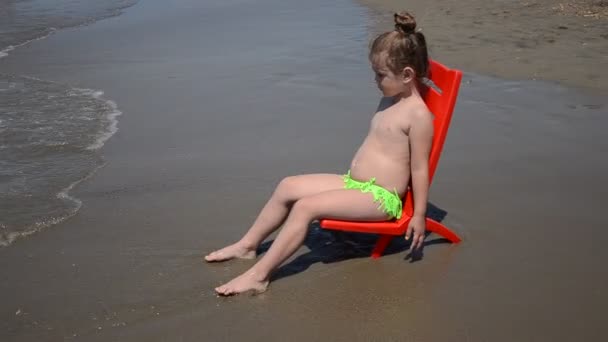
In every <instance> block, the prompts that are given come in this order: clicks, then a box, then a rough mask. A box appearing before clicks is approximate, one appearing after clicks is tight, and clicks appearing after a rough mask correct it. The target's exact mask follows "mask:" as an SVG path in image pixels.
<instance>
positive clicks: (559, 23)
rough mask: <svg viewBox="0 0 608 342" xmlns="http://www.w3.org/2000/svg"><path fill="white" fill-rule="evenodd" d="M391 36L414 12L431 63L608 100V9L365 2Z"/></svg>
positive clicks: (519, 2) (537, 1) (524, 0)
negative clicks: (396, 15) (399, 19)
mask: <svg viewBox="0 0 608 342" xmlns="http://www.w3.org/2000/svg"><path fill="white" fill-rule="evenodd" d="M359 1H360V2H361V3H363V4H365V5H368V6H370V7H371V8H373V9H374V10H375V11H377V13H378V14H379V18H381V19H380V20H379V22H378V24H377V26H376V28H375V30H376V31H378V30H386V29H390V28H391V25H392V17H391V16H390V14H391V13H393V12H395V11H399V10H408V11H411V12H412V13H413V14H414V15H415V17H416V19H417V21H418V22H419V28H421V29H422V30H423V32H424V33H425V35H426V37H427V39H428V41H429V45H430V53H431V56H432V57H434V58H437V59H439V60H441V61H444V62H445V63H447V64H449V65H452V66H455V67H458V68H461V69H464V70H468V71H475V72H478V73H482V74H486V75H495V76H500V77H502V78H507V79H524V80H548V81H556V82H559V83H560V84H563V85H568V86H573V87H580V88H585V89H586V90H587V91H592V92H595V93H598V94H603V95H606V94H608V15H607V13H608V3H607V2H606V1H594V0H584V1H560V0H515V1H499V0H489V1H488V0H471V1H458V0H443V1H398V0H359Z"/></svg>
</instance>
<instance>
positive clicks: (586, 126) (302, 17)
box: [0, 0, 608, 341]
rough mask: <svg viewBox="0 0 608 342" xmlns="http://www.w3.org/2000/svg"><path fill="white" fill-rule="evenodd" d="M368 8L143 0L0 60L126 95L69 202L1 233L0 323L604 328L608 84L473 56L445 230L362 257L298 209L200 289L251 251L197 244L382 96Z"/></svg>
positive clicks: (193, 335)
mask: <svg viewBox="0 0 608 342" xmlns="http://www.w3.org/2000/svg"><path fill="white" fill-rule="evenodd" d="M431 3H435V2H431ZM319 9H322V10H319ZM270 10H276V11H277V12H276V14H277V15H276V16H272V17H263V16H262V17H261V19H256V18H257V17H256V14H257V15H261V13H268V11H270ZM308 11H310V12H308ZM245 14H248V16H245ZM235 15H241V16H240V17H239V18H248V19H247V20H245V19H242V22H241V23H240V24H239V23H235V22H234V18H235ZM270 18H272V20H271V19H270ZM446 18H454V17H450V16H447V17H446ZM274 20H277V21H274ZM382 20H383V18H382V17H378V16H377V15H376V10H375V9H374V10H368V9H367V8H366V7H360V6H357V5H356V4H353V3H350V2H348V1H338V2H336V3H332V4H331V5H329V4H326V3H325V2H319V3H315V2H313V3H308V2H307V3H306V4H303V3H301V2H300V3H298V2H284V1H283V2H279V1H272V0H271V1H266V2H262V3H261V4H260V3H256V4H244V3H243V2H242V1H230V2H223V3H222V4H221V5H216V6H208V5H202V4H200V3H199V2H197V1H186V2H183V3H180V4H179V5H178V6H175V7H171V8H167V7H166V5H164V3H163V2H162V1H145V2H141V3H140V4H138V5H137V6H135V7H133V8H131V9H128V10H127V11H126V12H125V13H124V14H123V15H121V16H120V17H117V18H111V19H108V20H105V21H102V22H99V23H96V24H95V25H92V26H89V27H85V28H78V29H74V30H68V31H65V32H60V33H58V34H56V35H53V36H51V37H50V38H48V39H46V40H44V41H40V42H36V44H31V45H28V46H26V47H24V48H22V49H19V50H16V51H13V52H11V55H10V56H9V57H7V58H5V59H3V60H0V68H2V70H11V72H14V73H16V74H28V75H32V76H36V77H40V78H44V79H50V80H55V81H57V82H63V83H69V84H72V85H76V86H78V85H80V86H83V87H87V88H94V89H103V90H104V91H105V95H106V96H107V98H110V99H112V100H114V101H116V103H117V104H118V106H119V108H120V109H121V110H122V111H123V112H124V114H123V116H121V118H120V124H119V128H120V130H119V132H118V133H117V134H116V135H115V136H114V137H113V138H112V139H110V141H109V142H108V143H107V144H106V146H105V147H104V155H105V158H106V160H107V165H106V166H105V167H104V168H103V169H101V170H100V171H99V172H98V173H97V174H96V175H95V177H93V178H91V179H89V180H88V181H86V182H84V183H82V184H81V185H80V186H79V187H78V188H77V189H76V190H75V191H74V192H73V193H74V195H75V196H77V197H78V198H80V199H81V200H82V201H83V203H84V205H83V208H82V209H81V211H80V212H79V213H78V215H76V216H75V217H73V218H72V219H70V220H69V221H68V222H66V223H64V224H61V225H58V226H54V227H52V228H50V229H46V230H44V231H42V232H40V233H38V234H36V235H34V236H31V237H29V238H26V239H21V240H18V241H16V242H15V243H14V244H13V245H11V246H10V247H8V248H3V249H0V267H1V268H2V270H3V275H2V278H1V280H2V281H0V302H2V306H1V310H2V311H1V312H0V315H1V316H0V317H1V318H2V319H1V323H0V339H1V340H2V341H32V340H75V341H81V340H85V341H200V340H206V341H217V340H243V339H253V340H285V338H287V337H286V336H288V338H289V339H290V340H296V341H300V340H302V341H303V340H335V341H342V340H344V341H346V340H349V341H351V340H357V341H369V340H398V341H437V340H446V341H553V340H600V339H602V338H603V337H604V335H605V333H604V331H603V328H604V322H603V312H604V310H605V308H606V305H607V304H608V294H607V293H606V290H605V289H606V288H608V275H607V274H606V272H605V270H604V269H605V267H604V266H603V261H604V260H606V258H607V257H608V252H607V249H606V248H605V246H606V243H608V232H607V231H606V229H605V227H604V226H605V223H604V218H603V214H602V213H603V210H604V208H606V205H608V197H607V196H608V187H606V184H607V183H608V163H607V162H606V160H605V158H604V156H605V155H606V152H608V142H606V141H605V139H602V138H603V137H604V136H605V134H604V127H606V126H607V124H608V116H607V115H606V114H607V113H608V110H607V108H608V107H607V106H608V103H607V102H606V99H605V98H602V97H599V96H596V95H594V94H593V92H581V91H580V89H579V90H575V89H572V88H567V87H564V86H561V85H557V84H555V83H553V82H544V81H527V80H505V79H504V78H496V77H491V76H483V75H482V73H481V72H480V71H483V70H478V69H472V70H469V69H467V68H464V70H465V72H466V73H465V78H464V80H463V84H462V90H461V95H460V98H459V102H458V105H457V109H456V112H455V114H454V119H453V124H452V127H451V130H450V133H449V135H448V139H447V141H446V146H445V150H444V154H443V157H442V160H441V162H440V164H439V169H438V173H437V176H436V179H435V183H434V185H433V187H432V190H431V194H430V200H431V203H432V205H433V207H434V208H436V210H435V213H436V214H437V215H439V216H443V217H444V222H445V223H446V225H448V226H450V227H452V228H453V229H454V230H455V231H456V232H458V233H459V234H461V235H462V237H463V238H464V242H463V243H462V244H460V245H450V244H447V243H444V242H443V241H441V240H440V239H437V237H435V236H432V235H431V236H429V238H428V240H427V241H428V243H427V246H426V247H425V250H424V256H423V258H422V260H421V261H418V262H413V263H412V262H409V261H408V260H405V259H404V258H405V252H404V250H405V248H406V247H407V246H406V245H405V244H404V243H402V242H400V241H395V243H394V244H393V245H392V246H391V249H390V251H389V254H388V255H386V256H385V257H383V258H381V259H379V260H372V259H370V258H367V253H368V252H369V249H370V248H371V242H373V240H370V238H369V237H362V236H356V237H350V238H352V239H353V240H354V241H355V242H356V243H357V246H356V248H353V247H352V246H351V244H349V243H345V242H343V241H342V240H339V239H336V237H335V236H333V235H331V234H329V233H327V232H324V231H320V230H318V229H316V228H314V227H313V229H311V234H310V236H309V238H308V240H307V243H306V245H307V246H306V247H303V248H302V249H301V251H300V253H299V254H298V256H297V257H296V259H295V260H294V261H293V262H291V263H290V264H288V265H287V266H286V267H284V268H282V269H281V271H280V272H279V273H278V275H277V279H276V281H275V282H273V283H272V284H271V288H270V291H269V292H267V293H265V294H263V295H261V296H258V297H249V296H240V297H235V298H228V299H224V298H217V297H216V296H215V295H214V294H213V291H212V289H213V287H214V286H217V285H218V284H220V283H222V282H224V281H227V280H229V279H231V278H232V277H234V276H236V275H238V274H240V273H241V272H242V271H244V270H245V269H247V268H248V267H249V266H250V265H251V264H252V261H235V262H229V263H226V264H215V265H207V264H204V263H203V262H202V259H201V257H202V255H203V253H205V252H207V251H210V250H212V249H214V248H217V247H220V246H222V245H224V244H226V243H228V242H231V241H233V240H234V239H236V238H238V237H239V236H240V234H242V232H243V231H244V229H246V228H247V226H248V225H249V224H250V223H251V222H252V220H253V219H254V217H255V215H256V214H257V212H258V210H259V209H260V208H261V206H262V205H263V203H264V201H265V200H266V199H267V198H268V196H269V194H270V192H271V191H272V189H273V188H274V186H275V184H276V183H277V182H278V181H279V180H280V179H281V177H283V176H285V175H289V174H294V173H305V172H316V171H326V172H336V173H339V172H343V171H344V169H345V167H346V166H347V165H348V162H349V160H350V157H351V156H352V153H353V152H354V150H355V149H356V147H357V146H358V144H359V143H360V142H361V139H362V138H363V135H364V133H365V132H366V130H367V124H368V120H369V115H370V114H371V111H372V110H373V109H374V108H375V105H376V102H377V100H378V94H377V93H376V91H375V90H374V86H373V84H372V82H371V73H370V71H369V70H368V69H367V65H366V60H365V56H366V50H365V48H366V46H367V37H368V36H369V32H370V31H369V29H370V28H371V29H372V30H373V29H374V27H377V26H376V25H377V23H379V22H381V21H382ZM425 20H426V19H425ZM428 20H430V19H428ZM311 21H312V22H311ZM445 21H446V25H447V21H449V19H446V20H445ZM455 21H456V22H462V20H460V19H459V20H455ZM285 22H289V23H290V24H289V26H288V27H287V28H283V29H282V30H278V31H281V32H276V33H275V34H270V33H269V32H273V29H274V28H273V27H272V25H277V23H285ZM456 22H452V26H454V25H457V23H456ZM427 26H428V25H427V24H426V21H425V25H424V27H425V29H426V27H427ZM210 27H212V28H214V29H215V30H216V31H213V32H216V33H214V34H203V33H202V32H208V31H206V30H207V29H209V28H210ZM253 27H255V28H257V29H256V30H252V29H251V28H253ZM447 27H450V25H447ZM447 27H446V28H445V29H446V30H448V28H447ZM496 30H501V28H496ZM217 32H220V33H221V34H219V33H217ZM328 32H329V33H328ZM445 34H446V36H447V32H446V33H445ZM294 40H296V41H298V44H296V45H290V44H289V43H288V42H289V41H291V42H293V41H294ZM429 40H430V37H429ZM437 40H439V38H437ZM225 41H230V42H232V41H234V42H236V43H232V44H225V43H222V42H225ZM260 51H271V52H272V53H273V55H272V56H264V58H259V57H256V56H257V55H256V54H257V53H260ZM479 53H480V54H482V53H486V51H485V50H480V52H479ZM488 53H489V52H488ZM435 55H437V56H440V57H439V59H440V60H442V61H443V60H444V59H445V60H446V64H449V62H450V61H454V64H457V60H455V59H452V58H453V57H452V56H455V52H453V54H446V55H445V56H443V55H440V54H438V53H436V54H435ZM469 57H470V58H473V57H471V54H469ZM462 60H465V58H464V57H463V58H462ZM487 67H488V68H489V69H491V68H490V65H489V64H488V65H487ZM513 68H518V70H519V66H513ZM599 69H600V68H598V67H595V70H598V72H603V71H600V70H599ZM495 70H496V69H494V72H491V74H498V71H495ZM518 72H519V71H518ZM555 72H557V71H555ZM573 74H576V73H573ZM516 75H522V77H521V78H526V77H523V74H513V75H512V76H513V78H517V76H516ZM556 80H557V79H556ZM557 81H559V80H557ZM594 84H599V83H594ZM591 85H592V84H591ZM596 89H597V90H601V89H602V88H601V86H598V87H596ZM244 109H246V110H244ZM265 247H266V246H265Z"/></svg>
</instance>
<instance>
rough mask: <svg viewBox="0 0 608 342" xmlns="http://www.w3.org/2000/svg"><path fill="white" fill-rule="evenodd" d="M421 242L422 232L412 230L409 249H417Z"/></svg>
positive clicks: (422, 242) (422, 241)
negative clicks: (412, 235) (412, 234)
mask: <svg viewBox="0 0 608 342" xmlns="http://www.w3.org/2000/svg"><path fill="white" fill-rule="evenodd" d="M406 239H407V238H406ZM423 244H424V233H418V232H414V239H412V243H411V244H410V250H411V251H413V250H415V249H419V248H420V247H422V245H423Z"/></svg>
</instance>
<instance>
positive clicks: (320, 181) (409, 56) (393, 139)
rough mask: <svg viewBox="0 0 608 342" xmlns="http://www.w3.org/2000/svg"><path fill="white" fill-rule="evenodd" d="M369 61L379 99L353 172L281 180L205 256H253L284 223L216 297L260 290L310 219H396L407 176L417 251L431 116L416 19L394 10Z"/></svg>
mask: <svg viewBox="0 0 608 342" xmlns="http://www.w3.org/2000/svg"><path fill="white" fill-rule="evenodd" d="M369 60H370V62H371V66H372V69H373V70H374V72H375V74H376V77H375V80H376V83H377V85H378V88H379V89H380V91H382V94H383V96H384V99H383V101H381V106H380V107H379V108H378V111H377V112H376V113H375V115H374V116H373V118H372V120H371V125H370V129H369V133H368V135H367V137H366V138H365V140H364V141H363V144H362V145H361V147H360V148H359V150H358V151H357V153H356V154H355V156H354V158H353V160H352V162H351V165H350V170H349V171H348V172H347V173H346V175H337V174H306V175H299V176H292V177H287V178H285V179H283V180H282V181H281V182H280V183H279V185H278V186H277V187H276V189H275V191H274V193H273V194H272V196H271V198H270V199H269V200H268V202H267V203H266V205H265V206H264V208H263V209H262V211H261V212H260V214H259V216H258V217H257V219H256V220H255V222H254V223H253V225H252V226H251V228H250V229H249V231H247V233H246V234H245V235H244V236H243V237H242V238H241V239H240V240H239V241H237V242H236V243H234V244H232V245H229V246H227V247H224V248H223V249H220V250H218V251H215V252H212V253H210V254H209V255H207V256H205V260H206V261H208V262H216V261H225V260H229V259H233V258H248V259H250V258H255V256H256V249H257V247H258V246H259V245H260V244H261V243H262V241H264V239H266V238H267V237H268V236H269V235H270V234H271V233H272V232H274V231H275V230H276V229H278V228H279V227H280V226H283V229H282V230H281V231H280V232H279V234H278V236H277V237H276V239H275V240H274V242H273V244H272V246H271V247H270V249H269V250H268V251H267V252H266V254H265V255H264V256H263V257H262V258H261V259H260V260H259V261H258V262H257V263H256V264H255V265H254V266H253V267H251V268H250V269H249V270H248V271H246V272H245V273H243V274H242V275H240V276H238V277H236V278H234V279H233V280H231V281H230V282H228V283H226V284H224V285H222V286H219V287H217V288H216V289H215V291H216V292H217V293H218V294H220V295H234V294H238V293H242V292H245V291H255V292H263V291H265V290H266V289H267V287H268V283H269V279H270V276H271V274H272V272H273V271H275V270H276V269H277V268H278V267H279V266H280V265H281V264H282V263H283V262H284V261H285V260H287V259H288V258H289V257H290V256H291V255H293V254H294V253H295V252H296V250H297V249H298V248H299V247H300V246H301V245H302V243H303V242H304V238H305V236H306V234H307V231H308V227H309V224H310V223H311V222H312V221H314V220H318V219H324V218H329V219H339V220H355V221H383V220H390V219H395V218H397V219H398V218H400V217H401V211H402V203H401V198H403V196H404V194H405V192H406V190H407V187H408V179H410V177H411V189H412V191H413V195H414V216H413V217H412V219H411V221H410V224H409V226H408V229H407V233H406V235H405V237H406V239H408V240H409V239H410V237H411V236H412V234H413V239H412V241H411V246H412V247H411V248H412V249H414V248H419V247H420V246H422V242H423V239H424V231H425V229H426V227H425V213H426V203H427V194H428V188H429V175H428V158H429V153H430V150H431V144H432V136H433V116H432V114H431V113H430V112H429V110H428V108H427V107H426V105H425V103H424V101H423V99H422V97H421V94H420V91H419V88H418V87H419V82H420V81H421V80H422V79H423V78H424V77H426V75H427V70H428V55H427V48H426V41H425V38H424V35H423V34H422V33H421V32H417V31H416V21H415V20H414V17H413V16H412V15H410V14H409V13H407V12H401V13H396V14H395V30H393V31H389V32H385V33H382V34H380V35H379V36H378V37H377V38H376V39H374V41H373V43H372V45H371V49H370V53H369Z"/></svg>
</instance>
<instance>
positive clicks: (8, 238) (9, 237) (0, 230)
mask: <svg viewBox="0 0 608 342" xmlns="http://www.w3.org/2000/svg"><path fill="white" fill-rule="evenodd" d="M104 166H105V163H104V164H101V165H99V166H98V167H96V168H94V169H93V170H92V171H91V172H89V174H88V175H86V176H85V177H84V178H82V179H79V180H77V181H75V182H73V183H72V184H70V185H68V186H67V187H65V188H64V189H62V190H61V191H60V192H59V193H57V195H56V196H57V198H60V199H62V200H66V201H69V202H71V203H73V204H74V206H73V207H72V208H71V210H70V211H69V212H68V213H67V214H65V215H63V216H59V217H50V218H47V219H45V220H44V221H40V222H36V223H34V224H33V225H31V226H29V227H27V228H26V229H24V230H21V231H16V232H8V233H5V232H4V230H7V227H6V226H5V225H3V224H2V223H0V247H6V246H8V245H10V244H11V243H13V242H14V241H15V240H17V239H19V238H24V237H26V236H29V235H32V234H34V233H37V232H39V231H41V230H42V229H44V228H46V227H50V226H53V225H56V224H58V223H61V222H63V221H65V220H67V219H69V218H70V217H72V216H74V215H76V213H77V212H78V210H80V208H81V207H82V201H81V200H79V199H78V198H76V197H73V196H71V195H70V194H69V192H70V191H71V190H72V189H73V188H74V187H75V186H76V185H78V184H80V183H81V182H83V181H85V180H87V179H89V178H91V177H92V176H93V175H94V174H95V173H96V172H97V170H99V169H101V168H102V167H104Z"/></svg>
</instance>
